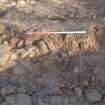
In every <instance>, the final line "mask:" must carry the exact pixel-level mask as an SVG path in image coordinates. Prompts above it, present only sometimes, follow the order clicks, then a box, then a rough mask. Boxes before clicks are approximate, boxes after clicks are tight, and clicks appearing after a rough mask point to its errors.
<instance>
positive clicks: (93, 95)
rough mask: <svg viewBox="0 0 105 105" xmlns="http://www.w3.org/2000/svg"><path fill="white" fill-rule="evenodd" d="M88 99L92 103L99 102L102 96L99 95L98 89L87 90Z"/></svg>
mask: <svg viewBox="0 0 105 105" xmlns="http://www.w3.org/2000/svg"><path fill="white" fill-rule="evenodd" d="M85 95H86V98H87V99H88V100H89V101H90V102H97V101H100V100H101V95H100V94H99V92H98V90H96V89H87V90H85Z"/></svg>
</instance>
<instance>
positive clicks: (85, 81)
mask: <svg viewBox="0 0 105 105" xmlns="http://www.w3.org/2000/svg"><path fill="white" fill-rule="evenodd" d="M80 85H82V86H84V87H88V86H89V82H88V81H87V80H83V81H81V83H80Z"/></svg>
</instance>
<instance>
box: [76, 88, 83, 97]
mask: <svg viewBox="0 0 105 105" xmlns="http://www.w3.org/2000/svg"><path fill="white" fill-rule="evenodd" d="M75 95H76V96H77V97H81V96H82V89H80V88H79V87H76V88H75Z"/></svg>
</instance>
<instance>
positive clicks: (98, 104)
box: [94, 102, 105, 105]
mask: <svg viewBox="0 0 105 105" xmlns="http://www.w3.org/2000/svg"><path fill="white" fill-rule="evenodd" d="M94 105H105V104H104V103H101V102H99V103H96V104H94Z"/></svg>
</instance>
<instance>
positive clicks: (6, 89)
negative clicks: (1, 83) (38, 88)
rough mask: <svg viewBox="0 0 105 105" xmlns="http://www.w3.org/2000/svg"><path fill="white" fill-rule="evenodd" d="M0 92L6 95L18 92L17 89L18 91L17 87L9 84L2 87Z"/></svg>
mask: <svg viewBox="0 0 105 105" xmlns="http://www.w3.org/2000/svg"><path fill="white" fill-rule="evenodd" d="M0 93H1V96H2V97H4V96H6V95H9V94H14V93H17V91H16V87H13V86H10V85H8V86H5V87H2V88H1V90H0Z"/></svg>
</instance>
